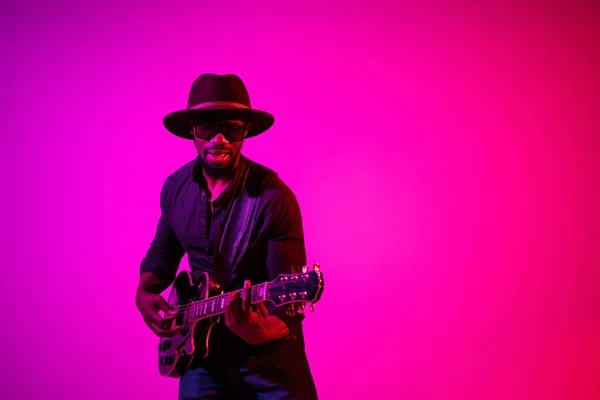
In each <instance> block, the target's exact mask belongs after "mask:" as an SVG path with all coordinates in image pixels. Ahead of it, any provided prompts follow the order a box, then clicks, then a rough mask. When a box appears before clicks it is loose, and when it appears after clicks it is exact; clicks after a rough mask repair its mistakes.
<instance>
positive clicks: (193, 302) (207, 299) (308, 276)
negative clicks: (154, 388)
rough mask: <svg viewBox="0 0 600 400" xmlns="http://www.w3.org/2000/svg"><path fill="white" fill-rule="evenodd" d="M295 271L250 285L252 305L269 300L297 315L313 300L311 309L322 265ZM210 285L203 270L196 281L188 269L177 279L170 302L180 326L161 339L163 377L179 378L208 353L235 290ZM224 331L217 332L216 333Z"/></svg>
mask: <svg viewBox="0 0 600 400" xmlns="http://www.w3.org/2000/svg"><path fill="white" fill-rule="evenodd" d="M292 271H293V273H292V274H279V275H278V276H277V277H276V278H275V279H274V280H272V281H271V282H264V283H260V284H255V285H254V286H253V287H252V288H251V293H250V299H251V300H250V302H251V304H257V303H261V302H267V301H268V302H271V303H273V304H275V306H277V307H288V310H287V312H288V315H294V314H295V313H296V312H299V313H304V306H305V305H306V304H307V303H310V311H311V312H312V311H313V310H314V306H315V303H316V302H317V301H318V300H319V299H320V298H321V295H322V293H323V288H324V285H325V281H324V280H323V274H322V273H321V272H320V266H319V264H314V266H313V267H312V268H310V267H309V266H303V267H292ZM210 287H211V285H210V278H209V275H208V273H202V274H201V275H200V277H199V278H198V279H197V280H196V281H195V282H194V280H193V276H192V274H191V273H190V272H188V271H182V272H180V273H179V274H178V275H177V277H176V278H175V281H174V282H173V285H172V286H171V290H170V292H169V297H168V299H167V303H168V304H169V305H170V306H171V307H173V308H174V309H175V310H176V313H175V316H174V319H175V320H174V321H173V322H172V324H171V327H175V326H177V327H180V329H179V331H178V332H177V333H176V334H175V335H173V336H170V337H164V338H160V341H159V344H158V369H159V372H160V374H161V375H162V376H166V377H171V378H180V377H181V376H182V375H183V374H184V373H185V371H186V370H187V369H188V368H189V367H190V365H191V364H192V362H193V361H194V359H196V358H197V357H199V358H206V357H208V356H209V348H210V344H211V343H210V342H211V332H213V331H214V328H215V327H216V325H217V324H218V323H219V322H220V321H221V315H223V313H224V312H225V303H226V297H227V296H229V295H230V293H233V292H230V293H222V292H221V293H218V292H215V291H213V290H211V288H210ZM236 292H241V290H237V291H236ZM295 307H296V308H297V309H296V308H295ZM222 325H223V326H224V324H222ZM221 333H222V331H221V332H217V331H215V334H216V335H219V336H220V334H221ZM213 336H214V335H213Z"/></svg>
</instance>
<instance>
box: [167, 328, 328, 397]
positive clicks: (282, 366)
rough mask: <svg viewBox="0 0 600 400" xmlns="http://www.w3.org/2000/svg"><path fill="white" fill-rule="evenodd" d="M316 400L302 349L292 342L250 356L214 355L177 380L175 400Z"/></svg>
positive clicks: (289, 340)
mask: <svg viewBox="0 0 600 400" xmlns="http://www.w3.org/2000/svg"><path fill="white" fill-rule="evenodd" d="M200 399H203V400H204V399H257V400H262V399H265V400H267V399H268V400H279V399H294V400H317V399H318V397H317V392H316V388H315V385H314V381H313V378H312V375H311V372H310V368H309V365H308V361H307V359H306V354H305V352H304V348H303V346H299V345H298V343H297V341H296V340H294V339H282V340H281V341H278V343H276V344H271V345H270V344H267V345H266V346H264V347H263V348H261V349H260V350H259V351H257V352H255V353H254V354H252V355H248V356H243V357H237V356H231V355H222V354H220V355H217V356H216V357H213V358H210V359H206V360H199V361H198V362H196V363H194V364H193V365H192V366H191V367H190V368H189V369H188V370H187V371H186V372H185V373H184V375H183V376H182V377H181V378H180V381H179V400H200Z"/></svg>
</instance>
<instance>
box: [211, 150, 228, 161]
mask: <svg viewBox="0 0 600 400" xmlns="http://www.w3.org/2000/svg"><path fill="white" fill-rule="evenodd" d="M208 156H209V157H210V158H212V159H213V160H216V161H223V160H225V159H226V158H228V157H230V156H231V154H230V153H229V152H228V151H222V150H217V151H209V152H208Z"/></svg>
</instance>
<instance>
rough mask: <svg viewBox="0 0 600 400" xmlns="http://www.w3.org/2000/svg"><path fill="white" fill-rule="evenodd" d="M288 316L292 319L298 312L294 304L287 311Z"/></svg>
mask: <svg viewBox="0 0 600 400" xmlns="http://www.w3.org/2000/svg"><path fill="white" fill-rule="evenodd" d="M287 315H289V316H290V317H293V316H294V315H296V310H295V309H294V305H293V304H291V305H290V307H289V308H288V309H287Z"/></svg>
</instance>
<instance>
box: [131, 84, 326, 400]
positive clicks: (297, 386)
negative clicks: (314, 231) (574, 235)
mask: <svg viewBox="0 0 600 400" xmlns="http://www.w3.org/2000/svg"><path fill="white" fill-rule="evenodd" d="M273 122H274V118H273V116H272V115H271V114H269V113H267V112H264V111H260V110H256V109H252V108H251V107H250V99H249V96H248V92H247V90H246V87H245V85H244V83H243V82H242V81H241V79H240V78H239V77H237V76H235V75H215V74H204V75H201V76H199V77H198V78H197V79H196V80H195V81H194V83H193V84H192V87H191V90H190V94H189V99H188V108H187V109H185V110H180V111H176V112H173V113H171V114H169V115H167V116H166V117H165V118H164V125H165V127H166V128H167V130H168V131H170V132H171V133H173V134H175V135H177V136H179V137H182V138H186V139H191V140H193V142H194V144H195V147H196V149H197V150H198V155H197V157H196V159H195V160H193V161H191V162H189V163H187V164H186V165H184V166H183V167H181V168H180V169H178V170H177V171H176V172H174V173H173V174H171V175H170V176H169V177H168V178H167V179H166V181H165V183H164V185H163V188H162V190H161V195H160V206H161V216H160V219H159V221H158V228H157V231H156V234H155V237H154V239H153V241H152V243H151V245H150V248H149V250H148V252H147V254H146V256H145V257H144V259H143V260H142V263H141V267H140V283H139V286H138V288H137V293H136V305H137V307H138V309H139V310H140V313H141V314H142V316H143V318H144V321H145V322H146V324H147V325H148V326H149V327H150V328H151V329H152V331H153V332H154V333H155V334H157V335H158V336H161V337H162V336H169V335H172V334H174V332H175V331H176V330H177V327H172V323H171V319H172V317H170V314H171V312H170V309H169V306H168V304H167V303H166V301H165V300H164V298H163V297H162V296H161V295H160V293H161V292H162V291H164V290H165V289H166V288H167V287H168V286H170V285H171V284H172V283H173V282H174V279H175V276H176V272H177V270H178V268H179V264H180V262H181V259H182V257H183V255H184V254H185V253H187V255H188V260H189V264H190V269H191V271H192V273H193V274H194V275H195V276H196V277H197V276H199V275H200V274H201V273H202V272H208V273H209V274H211V275H212V277H214V280H211V281H212V282H213V283H214V284H215V285H216V287H219V282H221V281H222V280H223V279H224V280H225V281H224V282H225V283H226V284H227V285H228V287H227V289H228V290H227V291H228V292H229V291H234V290H237V289H241V288H245V289H246V290H243V291H241V292H242V293H243V296H242V295H240V294H239V293H238V294H237V295H230V296H229V297H228V299H227V302H226V309H225V314H224V318H222V322H223V323H220V324H218V325H217V327H215V328H214V329H213V331H212V332H211V340H212V341H213V342H212V344H211V346H212V347H211V350H210V352H209V355H210V356H209V357H207V358H201V357H196V358H195V362H194V363H193V365H191V366H190V368H188V369H187V370H186V371H185V373H184V374H183V375H182V377H181V379H180V381H179V399H180V400H184V399H187V400H192V399H193V400H196V399H209V398H211V399H212V398H255V399H284V398H285V399H316V398H317V393H316V389H315V386H314V382H313V378H312V375H311V372H310V368H309V365H308V361H307V359H306V353H305V350H304V339H303V334H302V325H301V321H302V315H300V314H298V313H297V314H295V315H288V314H287V313H286V311H287V309H286V308H284V307H275V306H274V305H273V304H269V306H268V307H265V306H264V305H263V303H259V304H258V305H255V306H251V305H250V302H249V298H248V297H247V296H248V293H249V290H248V289H249V287H250V283H256V284H258V283H262V282H267V281H270V280H273V279H275V277H276V276H277V275H278V274H280V273H288V274H289V273H291V271H292V269H291V268H292V266H303V265H305V264H306V253H305V247H304V237H303V228H302V220H301V215H300V209H299V206H298V203H297V201H296V198H295V196H294V194H293V192H292V191H291V190H290V189H289V187H287V186H286V185H285V184H284V183H283V182H282V181H281V179H280V178H279V177H278V176H277V174H276V173H275V172H273V171H271V170H270V169H268V168H266V167H264V166H261V165H259V164H258V163H256V162H253V161H251V160H249V159H248V158H246V157H245V156H243V155H242V154H241V147H242V142H243V140H245V139H247V138H250V137H253V136H256V135H259V134H261V133H263V132H264V131H266V130H267V129H269V128H270V127H271V126H272V125H273ZM221 283H222V282H221ZM221 287H222V286H221ZM161 310H162V311H163V312H164V313H165V314H164V316H161V315H160V314H159V311H161Z"/></svg>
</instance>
